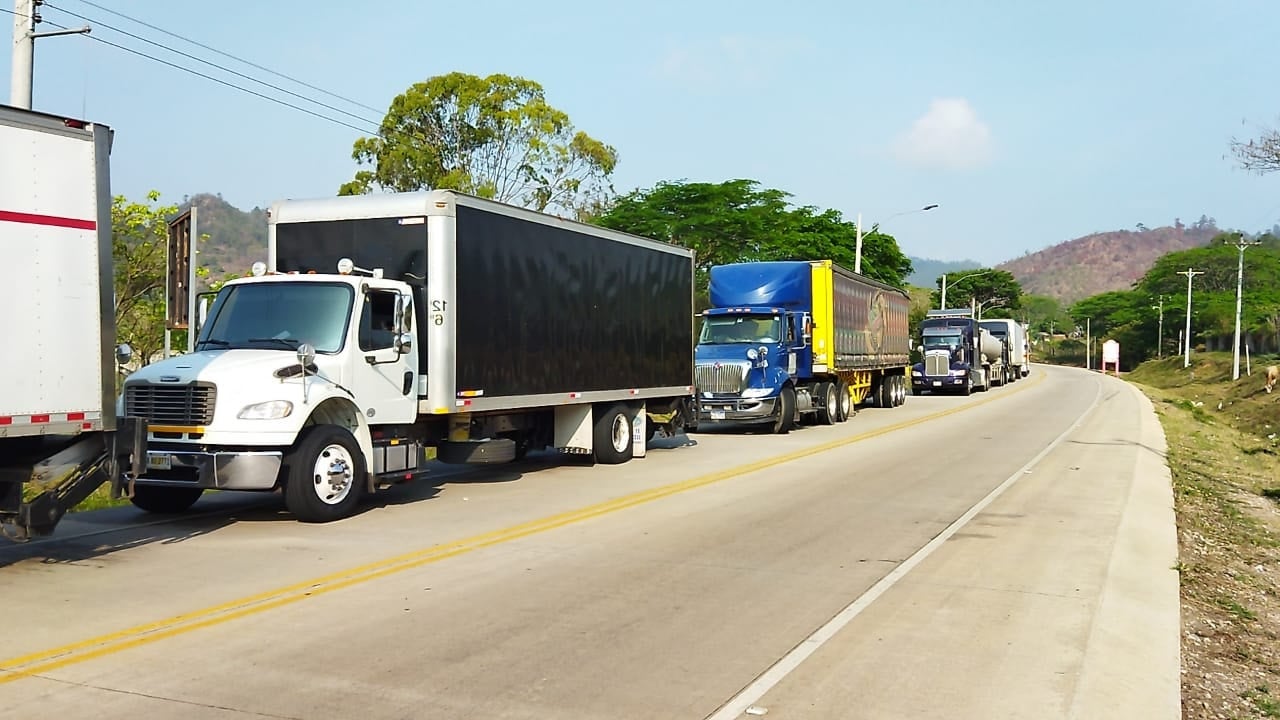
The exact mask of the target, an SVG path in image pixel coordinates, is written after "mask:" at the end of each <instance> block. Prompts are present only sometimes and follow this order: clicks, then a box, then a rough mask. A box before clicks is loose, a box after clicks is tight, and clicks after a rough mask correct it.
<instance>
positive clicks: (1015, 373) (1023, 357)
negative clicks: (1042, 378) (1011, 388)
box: [982, 318, 1031, 380]
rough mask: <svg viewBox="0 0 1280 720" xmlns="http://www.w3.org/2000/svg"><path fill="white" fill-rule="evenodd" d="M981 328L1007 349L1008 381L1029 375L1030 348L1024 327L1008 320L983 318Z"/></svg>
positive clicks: (1015, 321)
mask: <svg viewBox="0 0 1280 720" xmlns="http://www.w3.org/2000/svg"><path fill="white" fill-rule="evenodd" d="M982 327H984V328H986V329H987V330H988V331H990V332H991V334H992V335H995V336H996V337H997V338H999V339H1000V341H1001V342H1003V343H1004V344H1005V345H1006V346H1007V347H1008V348H1009V379H1010V380H1017V379H1019V378H1024V377H1026V376H1027V375H1030V374H1031V361H1030V358H1029V357H1028V356H1029V354H1030V350H1031V348H1030V346H1029V345H1028V343H1027V328H1026V326H1025V325H1023V324H1022V323H1020V322H1018V321H1017V320H1012V319H1010V318H985V319H983V320H982Z"/></svg>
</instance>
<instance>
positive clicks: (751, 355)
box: [747, 348, 760, 360]
mask: <svg viewBox="0 0 1280 720" xmlns="http://www.w3.org/2000/svg"><path fill="white" fill-rule="evenodd" d="M758 357H760V355H759V353H757V352H756V349H755V348H747V359H748V360H755V359H756V358H758Z"/></svg>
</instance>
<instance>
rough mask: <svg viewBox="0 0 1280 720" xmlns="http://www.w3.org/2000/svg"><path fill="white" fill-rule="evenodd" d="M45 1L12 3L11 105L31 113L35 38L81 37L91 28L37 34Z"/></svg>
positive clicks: (33, 0) (26, 0) (86, 26)
mask: <svg viewBox="0 0 1280 720" xmlns="http://www.w3.org/2000/svg"><path fill="white" fill-rule="evenodd" d="M43 4H44V0H13V64H12V74H11V75H10V76H9V78H10V79H9V104H10V105H12V106H14V107H19V108H22V109H24V110H30V109H31V86H32V84H33V83H34V81H35V53H36V38H42V37H54V36H56V35H81V34H84V33H87V32H89V31H90V28H89V26H88V25H85V26H84V27H81V28H68V29H66V30H50V31H49V32H36V25H37V24H38V23H39V22H40V6H41V5H43Z"/></svg>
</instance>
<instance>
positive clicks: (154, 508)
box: [129, 485, 204, 515]
mask: <svg viewBox="0 0 1280 720" xmlns="http://www.w3.org/2000/svg"><path fill="white" fill-rule="evenodd" d="M202 494H204V488H198V487H189V488H185V487H163V486H160V485H134V486H133V497H131V498H129V501H130V502H132V503H133V506H134V507H136V508H138V509H139V510H146V511H147V512H149V513H159V514H162V515H168V514H173V513H180V512H186V511H187V510H189V509H190V508H191V506H192V505H195V504H196V500H199V499H200V496H201V495H202Z"/></svg>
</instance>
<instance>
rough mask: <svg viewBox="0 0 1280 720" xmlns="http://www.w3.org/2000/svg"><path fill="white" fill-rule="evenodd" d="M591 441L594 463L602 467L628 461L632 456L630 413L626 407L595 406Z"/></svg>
mask: <svg viewBox="0 0 1280 720" xmlns="http://www.w3.org/2000/svg"><path fill="white" fill-rule="evenodd" d="M601 408H603V410H601ZM591 441H592V446H593V448H594V452H595V458H596V462H598V463H600V464H602V465H618V464H621V463H624V462H626V461H628V460H630V459H631V457H632V454H633V449H632V447H631V411H630V410H628V409H627V406H626V405H623V404H622V403H618V404H616V405H609V406H601V405H597V406H596V408H595V428H594V429H593V431H592V439H591Z"/></svg>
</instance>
